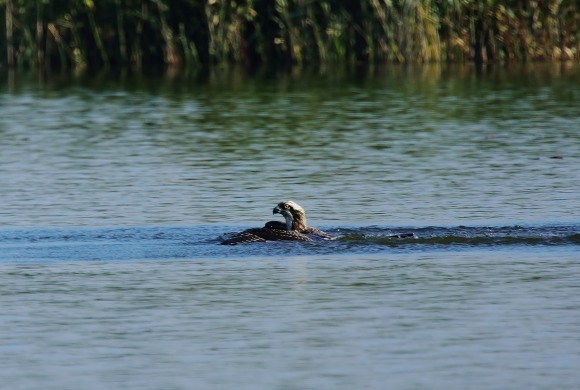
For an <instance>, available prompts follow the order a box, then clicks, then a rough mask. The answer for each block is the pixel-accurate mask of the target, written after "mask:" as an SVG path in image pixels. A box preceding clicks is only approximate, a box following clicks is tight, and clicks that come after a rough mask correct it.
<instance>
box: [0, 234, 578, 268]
mask: <svg viewBox="0 0 580 390" xmlns="http://www.w3.org/2000/svg"><path fill="white" fill-rule="evenodd" d="M236 229H238V228H236V227H231V226H230V227H228V226H221V225H198V226H183V227H164V226H158V227H131V228H42V229H40V228H38V229H0V263H1V262H13V261H16V262H18V261H79V260H108V261H117V260H131V259H137V260H141V259H154V260H163V259H199V258H204V259H220V258H231V257H255V256H302V255H308V256H313V255H314V256H316V255H324V256H327V255H332V254H337V255H357V254H362V253H414V252H421V253H426V252H430V251H440V250H445V251H460V250H464V249H467V250H469V249H470V248H476V249H478V250H479V249H483V250H490V251H494V250H502V249H505V248H513V249H515V250H523V251H526V250H530V249H525V248H539V247H555V246H557V247H561V248H568V249H570V248H572V250H576V249H578V248H580V233H579V232H580V224H571V225H550V226H503V227H466V226H458V227H436V226H434V227H424V228H387V227H380V226H371V227H351V228H333V229H332V228H331V229H327V230H326V231H327V232H328V233H329V234H330V235H332V236H333V237H334V238H333V239H332V240H328V241H326V240H323V241H270V242H257V243H247V244H240V245H235V246H224V245H218V244H219V243H220V242H221V241H220V240H219V239H218V237H219V236H220V235H223V234H225V233H227V232H231V231H235V230H236ZM534 250H535V249H534Z"/></svg>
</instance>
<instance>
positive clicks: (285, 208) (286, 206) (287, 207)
mask: <svg viewBox="0 0 580 390" xmlns="http://www.w3.org/2000/svg"><path fill="white" fill-rule="evenodd" d="M282 207H284V210H288V209H289V208H290V206H288V205H287V204H284V206H282Z"/></svg>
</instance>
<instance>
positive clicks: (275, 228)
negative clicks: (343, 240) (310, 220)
mask: <svg viewBox="0 0 580 390" xmlns="http://www.w3.org/2000/svg"><path fill="white" fill-rule="evenodd" d="M273 214H281V215H282V216H283V217H284V220H285V222H282V221H270V222H266V224H265V225H264V227H263V228H254V229H247V230H244V231H243V232H240V233H235V234H234V235H232V236H229V237H228V238H226V239H225V240H224V241H223V242H222V244H223V245H235V244H241V243H246V242H265V241H282V240H289V241H313V239H322V240H329V239H331V238H332V237H331V236H329V235H328V234H326V233H325V232H323V231H322V230H318V229H315V228H313V227H309V226H307V225H306V212H305V211H304V209H303V208H302V207H301V206H300V205H299V204H298V203H296V202H293V201H291V200H287V201H284V202H280V203H278V205H277V206H276V207H274V211H273Z"/></svg>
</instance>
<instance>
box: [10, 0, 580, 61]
mask: <svg viewBox="0 0 580 390" xmlns="http://www.w3.org/2000/svg"><path fill="white" fill-rule="evenodd" d="M579 7H580V5H579V3H578V1H577V0H532V1H527V0H526V1H524V0H507V1H496V0H479V1H476V0H439V1H435V0H355V1H350V0H342V1H341V0H329V1H323V0H237V1H226V0H203V1H202V0H0V11H4V12H3V14H4V15H5V23H0V50H1V52H0V53H2V54H4V55H0V64H2V65H4V66H8V67H12V66H18V67H41V66H49V67H53V68H78V67H87V66H89V67H132V68H137V69H139V68H143V67H146V66H160V65H165V66H176V65H180V66H187V67H201V66H206V65H209V64H219V63H240V64H245V65H247V66H249V67H252V66H257V65H261V64H269V65H275V66H291V65H302V64H330V63H346V64H359V63H361V64H364V63H384V62H397V63H425V62H441V61H450V62H459V61H463V62H465V61H473V62H476V63H485V62H497V61H504V62H507V61H537V60H578V59H579V58H580V27H579V26H580V13H579V12H578V11H579V9H578V8H579Z"/></svg>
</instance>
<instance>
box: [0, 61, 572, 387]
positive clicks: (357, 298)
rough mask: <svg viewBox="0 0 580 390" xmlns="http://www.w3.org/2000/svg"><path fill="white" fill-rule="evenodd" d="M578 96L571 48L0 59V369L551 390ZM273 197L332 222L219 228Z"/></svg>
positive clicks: (264, 207) (44, 383) (163, 382)
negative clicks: (37, 70) (472, 56)
mask: <svg viewBox="0 0 580 390" xmlns="http://www.w3.org/2000/svg"><path fill="white" fill-rule="evenodd" d="M578 101H580V71H579V70H578V68H577V66H575V65H557V66H556V65H554V66H551V65H550V66H544V65H542V66H535V67H519V68H516V69H504V68H501V69H500V68H490V69H484V70H483V72H476V71H475V70H473V69H469V68H445V69H440V68H437V67H425V68H419V69H412V68H397V67H390V68H388V69H375V70H372V71H367V72H364V73H361V74H352V73H348V72H341V71H339V70H337V71H336V72H333V73H330V72H327V73H322V74H310V73H307V72H305V73H302V74H275V75H253V76H248V75H244V74H243V73H241V72H235V71H232V72H227V71H220V72H218V71H216V72H212V73H210V74H208V75H206V76H204V77H200V78H193V77H186V76H183V75H176V76H175V75H174V76H172V77H170V76H165V77H162V76H148V77H146V76H129V75H112V74H103V75H90V76H88V75H86V76H77V77H74V76H58V77H46V78H40V79H37V78H36V77H31V76H27V75H24V74H19V73H17V74H12V75H0V141H1V142H0V206H1V207H0V307H2V310H1V313H0V352H1V353H0V383H10V384H11V385H12V388H18V389H36V388H39V386H41V387H42V388H47V389H77V388H89V389H90V388H95V389H97V388H99V389H100V388H123V389H143V388H150V389H157V388H167V389H172V388H175V389H178V388H191V387H192V386H193V387H196V388H233V387H235V388H248V389H250V388H251V389H256V388H264V389H266V388H268V389H272V388H276V389H278V388H279V389H293V388H297V389H298V388H321V389H335V388H372V389H382V388H385V387H393V388H403V389H405V388H425V387H426V388H445V389H450V388H457V389H464V388H481V389H489V388H505V387H509V388H527V389H553V388H559V389H576V388H578V386H580V377H579V376H578V374H577V367H579V366H580V338H579V337H578V334H580V314H579V313H580V298H578V297H580V294H579V292H580V262H579V259H580V250H579V249H580V245H579V244H580V207H579V205H580V195H579V194H580V184H579V183H580V176H579V174H578V167H580V105H578V103H577V102H578ZM284 199H294V200H295V201H297V202H299V203H300V204H301V205H302V206H304V207H305V208H306V210H307V213H308V218H309V222H310V223H311V224H312V225H313V226H316V227H320V228H323V229H324V230H326V231H328V232H329V233H330V234H331V235H333V236H334V237H335V238H334V239H333V240H331V241H321V242H306V243H302V242H285V243H272V242H270V243H261V244H255V245H236V246H223V245H219V243H220V237H221V236H223V235H224V234H227V233H231V232H235V231H239V230H242V229H245V228H247V227H256V226H262V225H263V224H264V222H266V221H268V220H271V219H273V217H272V215H271V212H272V207H273V206H274V205H275V204H276V203H278V202H279V201H281V200H284ZM400 234H408V235H409V236H408V237H403V238H397V237H393V236H396V235H400Z"/></svg>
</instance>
